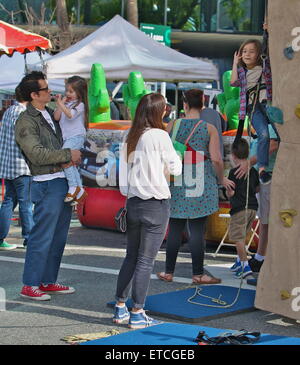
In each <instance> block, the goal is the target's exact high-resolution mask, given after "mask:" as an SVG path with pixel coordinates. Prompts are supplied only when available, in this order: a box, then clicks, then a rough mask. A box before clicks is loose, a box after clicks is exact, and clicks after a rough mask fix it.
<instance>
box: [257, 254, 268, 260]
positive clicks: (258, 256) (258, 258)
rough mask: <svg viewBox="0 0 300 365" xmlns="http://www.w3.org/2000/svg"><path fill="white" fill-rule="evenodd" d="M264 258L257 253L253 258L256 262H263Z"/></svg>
mask: <svg viewBox="0 0 300 365" xmlns="http://www.w3.org/2000/svg"><path fill="white" fill-rule="evenodd" d="M265 257H266V256H262V255H260V254H258V253H256V254H255V256H254V258H255V260H257V261H263V260H264V259H265Z"/></svg>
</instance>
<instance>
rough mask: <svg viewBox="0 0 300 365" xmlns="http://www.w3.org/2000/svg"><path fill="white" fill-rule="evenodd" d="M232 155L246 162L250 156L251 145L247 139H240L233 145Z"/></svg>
mask: <svg viewBox="0 0 300 365" xmlns="http://www.w3.org/2000/svg"><path fill="white" fill-rule="evenodd" d="M231 153H232V154H233V155H234V156H235V157H236V158H238V159H240V160H245V159H247V158H248V156H249V144H248V142H247V141H246V140H245V138H240V139H239V140H238V141H237V142H236V143H233V144H232V147H231Z"/></svg>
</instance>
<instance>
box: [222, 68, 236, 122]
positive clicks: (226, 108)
mask: <svg viewBox="0 0 300 365" xmlns="http://www.w3.org/2000/svg"><path fill="white" fill-rule="evenodd" d="M230 78H231V70H230V71H226V72H224V74H223V88H224V93H222V94H219V95H217V100H218V104H219V108H220V111H221V113H222V114H225V115H226V117H227V121H228V129H237V127H238V124H239V110H240V88H239V87H232V86H231V85H230Z"/></svg>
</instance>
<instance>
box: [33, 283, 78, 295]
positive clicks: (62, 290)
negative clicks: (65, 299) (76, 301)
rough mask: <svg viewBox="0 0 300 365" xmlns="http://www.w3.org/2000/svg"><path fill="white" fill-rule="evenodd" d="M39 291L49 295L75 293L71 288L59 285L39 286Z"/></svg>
mask: <svg viewBox="0 0 300 365" xmlns="http://www.w3.org/2000/svg"><path fill="white" fill-rule="evenodd" d="M39 289H40V290H41V291H43V292H48V293H51V294H72V293H74V292H75V289H74V288H72V287H71V286H65V285H61V284H47V285H44V284H41V285H40V287H39Z"/></svg>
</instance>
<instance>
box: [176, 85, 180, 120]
mask: <svg viewBox="0 0 300 365" xmlns="http://www.w3.org/2000/svg"><path fill="white" fill-rule="evenodd" d="M175 113H176V114H175V118H178V114H179V113H178V82H175Z"/></svg>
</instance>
